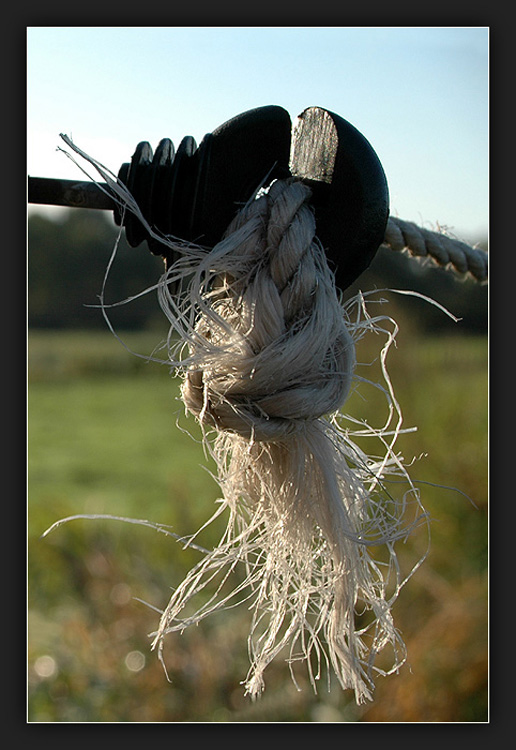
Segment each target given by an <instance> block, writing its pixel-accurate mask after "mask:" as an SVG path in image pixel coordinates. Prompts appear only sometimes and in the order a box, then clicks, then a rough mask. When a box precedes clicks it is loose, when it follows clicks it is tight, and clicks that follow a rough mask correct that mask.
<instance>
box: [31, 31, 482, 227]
mask: <svg viewBox="0 0 516 750" xmlns="http://www.w3.org/2000/svg"><path fill="white" fill-rule="evenodd" d="M488 45H489V31H488V29H487V28H484V27H480V28H476V27H475V28H469V27H449V28H448V27H446V28H441V27H417V28H412V27H403V28H395V27H392V28H391V27H378V28H375V27H356V28H355V27H329V28H324V27H291V28H289V27H277V28H276V27H263V28H262V27H249V28H248V27H229V28H223V27H206V28H198V27H192V28H189V27H155V28H154V27H29V28H28V30H27V113H28V115H27V116H28V119H27V132H28V143H27V161H28V173H29V174H30V175H34V176H40V177H63V178H67V179H74V178H77V177H80V173H79V172H78V169H77V167H75V166H74V165H73V164H72V163H71V162H70V161H69V160H68V159H66V157H65V156H64V155H63V154H61V153H59V152H57V151H56V148H57V146H59V145H60V144H61V142H60V139H59V133H60V132H64V133H67V134H68V135H70V136H72V138H73V140H74V141H75V142H76V143H77V145H78V146H80V147H81V148H82V149H83V150H85V151H86V152H88V153H89V154H90V155H92V156H94V157H95V158H97V159H99V160H100V161H102V162H103V163H104V164H106V166H109V167H110V168H111V169H112V170H113V171H114V172H117V171H118V169H119V167H120V165H121V163H122V162H124V161H129V160H130V157H131V155H132V153H133V151H134V149H135V146H136V144H137V143H138V142H139V141H142V140H147V141H149V142H150V144H151V145H152V146H153V147H154V148H155V147H156V146H157V144H158V143H159V141H160V140H161V139H162V138H164V137H168V138H171V139H172V141H173V142H174V144H175V146H176V147H177V146H178V145H179V143H180V141H181V139H182V138H183V136H185V135H192V136H194V138H195V139H196V140H197V142H198V143H199V142H200V141H201V139H202V137H203V136H204V134H205V133H207V132H211V131H212V130H214V129H215V128H216V127H217V126H218V125H220V124H222V123H223V122H225V121H226V120H228V119H229V118H230V117H233V116H234V115H236V114H239V113H240V112H244V111H245V110H248V109H252V108H253V107H258V106H262V105H266V104H277V105H281V106H282V107H284V108H285V109H286V110H287V111H288V112H289V113H290V115H291V117H292V119H293V120H294V119H295V117H296V116H297V115H298V114H299V113H300V112H301V111H302V110H304V109H305V108H306V107H309V106H320V107H324V108H326V109H330V110H332V111H334V112H337V113H338V114H339V115H341V116H342V117H344V118H345V119H346V120H349V121H350V122H351V123H353V125H355V127H357V128H358V129H359V130H360V131H361V132H362V133H363V134H364V135H365V136H366V138H368V140H369V141H370V142H371V144H372V145H373V147H374V149H375V150H376V152H377V154H378V156H379V157H380V160H381V162H382V164H383V168H384V170H385V173H386V175H387V180H388V183H389V191H390V205H391V213H392V214H394V215H397V216H400V217H401V218H404V219H409V220H412V221H415V222H417V223H418V224H424V225H426V226H431V227H435V225H436V224H437V223H438V224H440V225H443V226H446V227H448V228H450V229H451V230H452V231H454V232H455V233H456V234H457V235H459V236H461V237H463V238H465V239H476V238H477V237H478V236H482V235H485V234H486V233H487V228H488V106H489V100H488V95H489V91H488Z"/></svg>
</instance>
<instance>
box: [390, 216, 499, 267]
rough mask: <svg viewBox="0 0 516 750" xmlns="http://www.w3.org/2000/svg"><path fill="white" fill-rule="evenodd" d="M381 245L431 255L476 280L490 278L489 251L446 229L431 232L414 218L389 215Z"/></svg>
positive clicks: (444, 265)
mask: <svg viewBox="0 0 516 750" xmlns="http://www.w3.org/2000/svg"><path fill="white" fill-rule="evenodd" d="M382 244H383V245H385V246H388V247H390V248H391V250H397V251H402V250H405V251H407V252H408V253H409V254H410V255H411V256H413V257H417V258H431V259H432V260H433V261H435V263H437V264H438V265H439V266H443V267H446V268H452V269H453V270H455V271H457V272H458V273H461V274H471V276H473V277H474V278H475V279H476V280H477V281H481V282H485V281H487V276H488V254H487V253H486V252H485V251H484V250H482V249H480V248H478V247H472V246H471V245H468V244H466V243H465V242H462V241H461V240H458V239H456V238H454V237H449V236H448V235H446V234H445V233H444V232H432V231H431V230H430V229H425V228H424V227H419V226H417V225H416V224H414V223H413V222H411V221H404V220H403V219H398V218H396V217H394V216H390V217H389V220H388V222H387V227H386V229H385V237H384V240H383V243H382Z"/></svg>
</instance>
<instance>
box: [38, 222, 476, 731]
mask: <svg viewBox="0 0 516 750" xmlns="http://www.w3.org/2000/svg"><path fill="white" fill-rule="evenodd" d="M115 234H116V229H115V227H114V226H113V223H112V221H110V220H109V219H108V218H106V217H105V216H104V215H103V214H100V213H98V212H95V211H79V210H77V211H71V212H68V213H64V214H63V215H61V216H60V218H59V220H51V219H49V218H46V217H43V216H39V215H32V216H31V217H30V219H29V268H28V285H29V309H28V319H29V333H28V480H29V491H28V612H29V624H28V718H29V721H32V722H74V721H75V722H77V721H78V722H186V721H191V722H217V721H226V722H254V721H258V722H261V721H270V722H318V721H319V722H366V723H367V722H482V721H486V720H487V718H488V683H487V659H488V642H487V566H488V544H487V542H488V506H487V450H488V446H487V423H488V409H487V364H488V360H487V357H488V339H487V310H488V297H487V287H485V286H480V285H478V284H476V283H475V282H472V281H467V280H466V281H464V280H457V279H456V278H454V277H453V276H452V274H450V273H447V272H445V271H443V270H442V269H436V268H428V269H423V268H421V267H420V266H419V265H418V263H416V262H415V261H411V260H408V259H407V258H405V257H404V256H401V255H400V256H397V255H395V254H394V253H392V252H390V251H387V252H385V253H384V252H381V253H379V254H378V256H377V259H376V260H375V262H374V263H373V265H372V267H371V269H370V270H369V271H368V272H367V273H366V274H364V275H363V276H362V277H361V278H360V279H359V283H358V284H356V285H355V287H354V288H352V289H351V290H349V295H351V294H353V293H354V292H355V291H356V289H357V288H362V289H364V290H368V289H372V288H374V287H377V288H384V287H389V286H390V287H394V288H400V289H414V290H417V291H420V292H422V293H425V294H432V296H433V297H435V298H436V299H437V301H439V302H440V303H442V304H444V305H446V306H447V307H448V308H449V309H450V311H451V312H452V313H453V314H455V315H457V316H459V317H461V318H462V320H461V322H459V323H453V322H452V321H451V320H450V319H449V318H447V317H446V316H445V315H444V314H443V313H441V312H440V311H438V310H437V309H436V308H435V307H432V306H431V305H429V304H428V303H425V302H423V301H422V300H420V299H414V298H408V297H401V296H397V295H394V294H390V293H387V292H382V293H381V294H379V295H377V297H378V298H382V299H385V300H386V302H385V304H383V305H382V306H381V312H382V313H385V314H389V315H391V316H392V317H394V318H395V319H396V321H397V323H398V324H399V326H400V332H399V335H398V338H397V342H398V344H397V347H396V348H395V349H394V348H393V349H391V352H390V354H389V360H388V364H389V372H390V374H391V378H392V381H393V384H394V388H395V392H396V395H397V398H398V400H399V402H400V404H401V406H402V409H403V414H404V423H405V425H406V426H417V428H418V430H417V432H414V433H410V434H408V435H405V436H402V437H401V438H400V440H399V450H400V451H401V453H402V454H403V455H404V456H405V458H406V460H407V461H410V460H411V459H412V458H413V457H414V458H417V459H418V460H417V461H416V462H415V464H414V466H413V468H412V476H413V478H414V479H417V480H418V481H419V482H421V484H420V485H419V486H420V488H421V492H422V500H423V504H424V506H425V508H426V509H427V510H428V511H429V513H430V515H431V516H432V519H433V521H432V526H431V529H432V538H431V547H430V552H429V555H428V558H427V560H426V561H425V563H424V564H423V566H422V567H421V568H420V569H419V570H418V571H417V572H416V573H415V575H414V576H413V577H412V578H411V580H410V581H409V582H408V584H407V585H406V587H405V588H404V590H403V591H402V593H401V595H400V598H399V600H398V602H397V603H396V605H395V607H394V617H395V621H396V624H397V626H398V628H399V629H400V631H401V632H402V633H403V636H404V638H405V641H406V644H407V648H408V663H407V664H406V665H405V666H404V667H402V669H401V671H400V673H399V674H398V675H393V676H389V677H385V678H379V679H378V680H377V687H376V691H375V700H374V702H373V703H370V704H367V705H365V706H362V707H357V706H356V705H355V703H354V699H353V697H352V694H351V693H349V692H342V691H341V690H340V689H339V688H338V686H337V685H335V684H332V689H331V691H330V692H328V690H327V687H326V682H325V680H321V686H320V690H319V693H318V694H317V695H314V693H313V691H312V689H311V687H310V686H309V684H308V682H307V680H306V679H304V674H303V672H302V671H301V670H299V673H298V679H299V682H300V685H301V687H302V690H301V691H300V692H298V691H297V690H296V689H295V687H294V685H293V684H292V682H291V680H290V676H289V671H288V667H287V665H286V664H285V663H284V662H283V661H282V660H281V659H278V660H276V662H275V663H274V664H272V665H271V666H270V667H269V669H268V671H267V673H266V683H267V687H266V691H265V693H264V696H263V698H262V699H261V700H260V701H258V702H256V703H251V702H250V701H249V700H248V699H246V698H244V696H243V688H242V685H241V684H240V682H241V680H243V679H244V677H245V674H246V672H247V668H248V658H247V650H246V636H247V629H248V623H249V612H248V611H247V610H246V608H245V606H242V607H240V608H238V609H235V610H229V611H228V612H224V613H220V614H219V615H217V616H214V617H211V618H210V619H208V620H207V621H205V622H204V623H202V624H201V625H199V626H198V627H197V628H195V629H190V630H187V631H185V633H183V634H182V635H179V634H174V635H173V636H169V638H168V641H167V644H166V648H165V660H166V663H167V668H168V674H169V677H170V682H168V681H167V679H166V677H165V674H164V672H163V669H162V667H161V665H160V664H159V662H158V660H157V657H156V654H154V653H152V652H150V650H149V647H150V639H149V637H148V634H149V633H150V632H152V631H153V630H154V629H155V627H156V624H157V620H158V614H157V613H156V611H154V610H153V609H152V608H151V607H148V606H146V605H145V604H143V603H141V601H139V600H143V601H144V602H148V603H149V604H151V605H152V606H154V607H158V608H161V607H163V606H164V605H165V604H166V602H167V601H168V597H169V593H170V588H171V587H173V586H175V585H177V583H179V582H180V580H181V579H182V577H183V576H184V574H185V573H186V571H187V570H188V569H189V567H190V566H191V565H192V564H194V563H195V562H196V560H197V553H196V552H195V551H194V550H184V549H183V548H182V547H181V545H179V544H177V543H176V542H174V541H173V540H172V539H170V538H167V537H165V536H164V535H161V534H158V533H156V532H155V531H153V530H151V529H148V528H143V527H139V526H135V525H128V524H123V523H119V522H112V521H86V520H81V521H73V522H71V523H68V524H65V525H64V526H62V527H60V528H59V529H57V530H56V531H54V532H53V533H52V534H50V535H49V536H47V537H44V538H41V534H42V533H43V532H44V531H45V529H46V528H48V527H49V526H50V525H51V524H52V523H54V522H55V521H57V520H59V519H61V518H64V517H66V516H69V515H73V514H79V513H107V514H113V515H121V516H130V517H134V518H146V519H149V520H152V521H155V522H159V523H163V524H168V525H170V526H171V527H172V530H173V531H175V532H176V533H179V534H190V533H192V532H193V531H195V530H197V528H199V527H200V526H201V525H202V524H203V523H204V522H205V521H206V519H207V518H208V517H209V516H210V515H211V512H212V511H213V509H214V504H215V501H216V498H217V497H218V494H219V493H218V488H217V485H216V483H215V482H214V480H213V479H212V477H211V476H210V474H209V472H208V471H206V470H204V469H203V468H202V467H203V466H207V467H208V468H209V469H212V468H213V467H212V466H210V464H209V463H208V462H207V460H206V459H205V457H204V455H203V451H202V447H201V446H200V444H199V442H198V441H196V439H195V438H196V436H198V433H197V431H196V427H195V423H194V422H193V420H192V419H187V418H185V417H184V415H183V409H182V407H181V404H180V402H179V401H178V382H177V380H176V379H174V378H173V377H171V375H170V373H169V372H168V369H167V367H166V366H162V365H158V364H155V363H149V362H146V361H145V360H144V359H142V358H139V357H136V356H134V354H131V353H130V352H128V351H127V350H126V349H125V348H124V346H122V344H121V343H120V342H119V341H117V340H116V338H115V337H114V336H113V335H112V334H111V333H110V332H109V331H108V330H107V326H106V323H105V321H104V320H103V318H102V314H101V313H100V311H99V310H98V309H96V308H94V307H87V306H86V305H92V304H93V305H94V304H95V303H96V302H97V301H98V300H97V295H98V293H99V291H100V288H101V285H102V279H103V274H104V271H105V268H106V265H107V262H108V260H109V257H110V254H111V251H112V247H113V241H114V237H115ZM160 270H161V265H160V261H159V260H158V259H156V258H154V257H152V256H151V255H150V253H148V252H146V249H145V247H143V246H142V247H140V248H136V249H132V248H129V247H128V246H127V245H126V244H125V243H124V241H122V242H121V245H120V251H119V254H118V256H117V259H116V261H115V264H114V266H113V269H112V273H111V276H110V279H109V281H108V285H107V295H108V301H110V300H111V301H115V300H118V299H123V298H125V297H127V296H128V295H130V294H133V293H135V292H137V291H139V290H141V289H143V288H145V287H147V286H150V285H151V284H152V283H154V282H155V281H156V279H157V276H158V274H159V272H160ZM112 320H113V323H114V325H115V328H116V330H117V332H118V333H119V335H120V337H121V338H122V340H123V341H124V342H125V343H126V344H127V345H128V347H129V348H130V349H131V350H132V351H134V352H138V353H140V354H144V355H150V354H151V353H152V352H153V351H154V350H155V349H156V347H157V346H159V344H160V342H162V340H163V338H164V336H165V335H166V326H165V321H164V319H163V316H162V314H161V313H160V310H159V308H158V306H157V302H156V301H155V297H154V295H152V294H149V295H147V296H145V297H144V298H142V299H141V300H139V301H137V302H135V303H131V304H130V305H127V306H123V307H121V308H117V309H113V311H112ZM381 344H382V342H381V341H380V340H379V337H376V336H374V335H370V336H368V337H366V339H364V340H363V341H362V342H361V343H360V347H359V350H358V359H359V361H360V362H362V363H370V364H368V365H367V367H365V368H364V370H365V371H366V372H363V373H362V374H365V375H366V376H367V377H369V378H370V379H372V380H374V379H376V378H377V377H378V363H377V362H376V363H375V360H376V358H377V357H378V354H379V349H380V346H381ZM158 356H159V351H158ZM372 391H373V389H370V390H369V391H367V390H364V391H362V390H361V392H360V393H355V394H354V395H353V396H352V397H351V399H350V400H349V401H348V403H347V404H346V406H345V411H346V412H348V413H350V414H352V415H353V416H356V417H358V418H367V419H368V420H369V421H370V422H371V423H372V424H381V423H382V418H383V416H384V410H385V406H384V404H383V402H382V401H381V400H378V398H377V397H376V396H375V394H374V392H372ZM181 428H185V429H186V430H188V432H189V433H190V434H187V433H186V432H185V431H184V430H183V429H181ZM437 485H441V486H437ZM442 486H446V487H451V488H457V490H460V492H459V491H454V490H452V489H443V488H442ZM466 496H468V497H469V498H470V499H471V500H470V499H468V497H466ZM221 530H222V525H220V524H219V525H218V526H217V525H214V526H213V527H209V528H208V529H206V531H205V532H204V533H203V535H202V537H200V539H199V543H200V544H203V545H204V546H209V545H210V544H216V542H217V538H218V535H219V534H220V532H221ZM426 544H427V538H426V535H425V533H424V531H423V530H422V531H421V532H420V533H416V534H415V535H414V536H413V537H412V538H411V539H410V540H409V541H408V542H407V543H406V544H405V545H402V549H401V550H399V554H400V558H401V561H402V565H404V566H405V568H406V569H407V570H408V569H409V568H410V566H411V564H413V563H414V562H415V561H416V560H417V559H418V557H419V556H420V555H421V554H422V553H423V552H424V551H425V549H426Z"/></svg>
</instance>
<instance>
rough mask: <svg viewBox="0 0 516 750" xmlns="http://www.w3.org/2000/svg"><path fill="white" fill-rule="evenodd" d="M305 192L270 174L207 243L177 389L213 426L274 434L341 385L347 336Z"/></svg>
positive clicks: (336, 401) (263, 436)
mask: <svg viewBox="0 0 516 750" xmlns="http://www.w3.org/2000/svg"><path fill="white" fill-rule="evenodd" d="M309 197H310V190H309V188H307V187H306V186H305V185H303V184H302V183H300V182H297V181H285V182H275V183H273V185H272V186H271V188H270V190H269V192H268V193H266V194H263V195H262V196H260V197H259V198H257V199H256V200H255V201H253V202H252V203H250V204H248V206H247V207H246V208H245V209H244V210H243V211H241V212H240V214H239V215H238V216H237V217H236V219H235V220H234V222H233V223H232V224H231V225H230V227H229V228H228V231H227V232H226V235H225V238H224V240H223V242H222V243H221V244H223V245H224V246H225V252H223V253H221V257H220V258H217V256H218V253H217V249H215V253H214V255H215V258H217V260H216V262H215V263H214V264H212V269H211V272H210V278H209V280H208V281H207V282H206V283H205V287H204V294H203V301H204V305H203V313H202V315H201V316H200V318H199V320H198V322H197V325H196V336H195V342H193V344H192V345H191V357H192V365H191V366H190V367H189V368H188V369H187V371H186V377H185V381H184V383H183V387H182V396H183V400H184V402H185V405H186V407H187V409H189V410H190V411H191V412H193V413H194V414H195V415H196V416H197V418H198V419H199V420H200V421H201V422H203V423H206V424H209V425H212V426H214V427H216V428H217V429H218V430H220V431H230V432H236V433H238V434H239V435H242V436H243V437H246V438H252V439H253V440H256V441H270V440H281V439H284V438H286V437H289V436H291V435H293V434H295V433H296V432H298V431H299V430H301V429H304V428H305V427H306V423H307V422H310V421H313V420H317V419H319V418H320V417H321V416H323V415H324V414H328V413H330V412H334V411H337V410H338V409H339V408H340V407H341V406H342V404H343V403H344V401H345V400H346V398H347V395H348V393H349V388H350V384H351V376H352V372H353V367H354V345H353V342H352V340H351V337H350V335H349V333H348V330H347V327H346V324H345V319H344V314H343V310H342V308H341V306H340V305H339V303H338V299H337V296H336V292H335V288H334V285H333V279H332V276H331V273H330V271H329V269H328V267H327V264H326V259H325V254H324V251H323V249H322V247H321V246H320V244H319V243H318V241H317V240H316V238H315V220H314V216H313V212H312V210H311V209H310V208H309V206H308V205H307V200H308V199H309ZM257 218H258V219H259V220H258V221H256V219H257ZM246 228H247V229H249V228H251V231H246ZM242 237H244V238H245V239H244V240H242ZM239 258H240V259H241V260H243V262H242V263H241V264H240V272H238V268H237V267H238V263H237V262H235V261H236V260H238V259H239ZM245 259H248V262H246V260H245Z"/></svg>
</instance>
